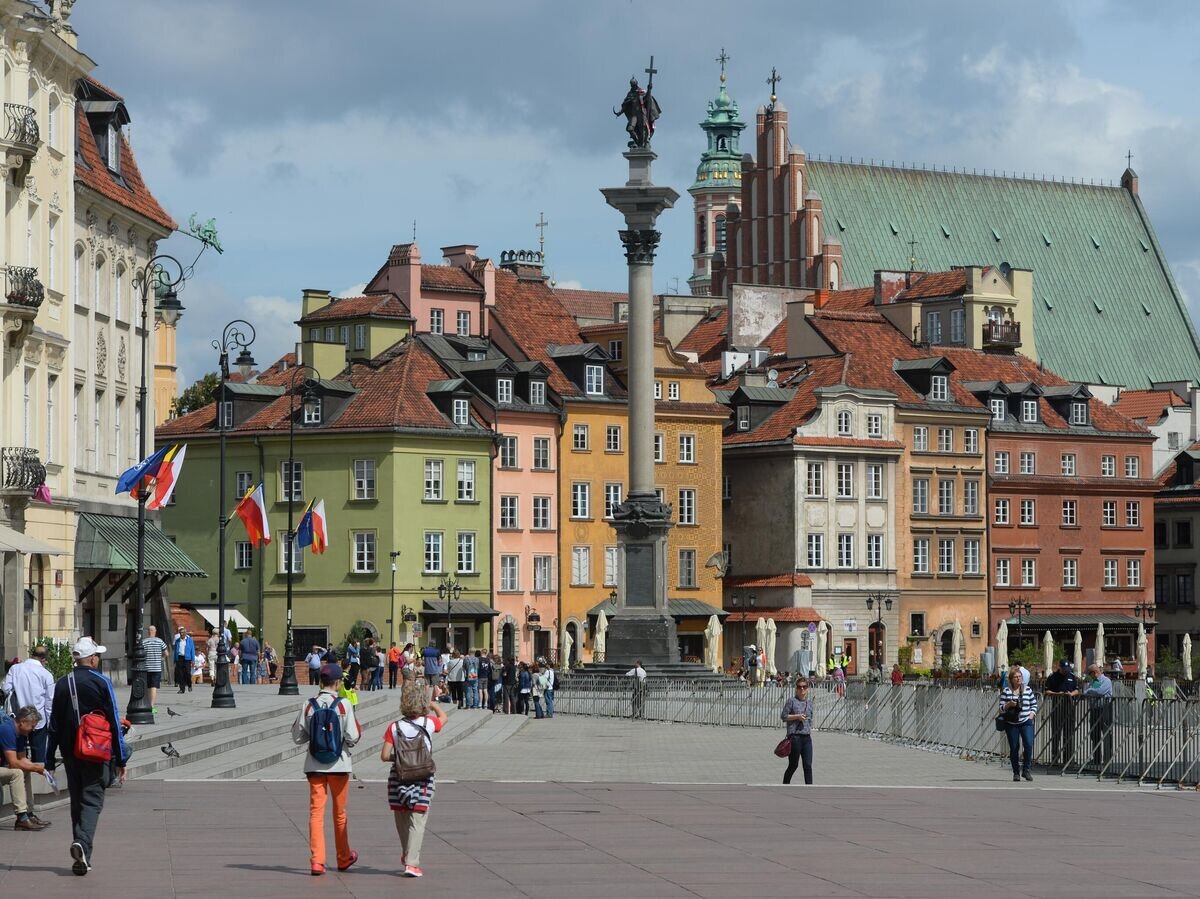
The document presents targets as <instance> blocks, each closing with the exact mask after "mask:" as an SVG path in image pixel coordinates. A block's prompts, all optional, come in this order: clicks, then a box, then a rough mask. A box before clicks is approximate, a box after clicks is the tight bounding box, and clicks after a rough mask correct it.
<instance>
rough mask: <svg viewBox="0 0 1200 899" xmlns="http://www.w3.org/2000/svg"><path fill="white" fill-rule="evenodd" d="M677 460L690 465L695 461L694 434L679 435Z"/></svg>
mask: <svg viewBox="0 0 1200 899" xmlns="http://www.w3.org/2000/svg"><path fill="white" fill-rule="evenodd" d="M679 461H680V463H682V464H684V465H691V464H693V463H694V462H695V461H696V435H695V434H680V435H679Z"/></svg>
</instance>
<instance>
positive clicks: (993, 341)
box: [983, 322, 1021, 349]
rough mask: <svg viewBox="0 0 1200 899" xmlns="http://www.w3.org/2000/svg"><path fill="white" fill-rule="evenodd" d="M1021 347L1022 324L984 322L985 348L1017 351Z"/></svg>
mask: <svg viewBox="0 0 1200 899" xmlns="http://www.w3.org/2000/svg"><path fill="white" fill-rule="evenodd" d="M1020 345H1021V323H1020V322H984V323H983V346H984V348H985V349H986V348H987V347H1004V348H1006V349H1016V348H1017V347H1019V346H1020Z"/></svg>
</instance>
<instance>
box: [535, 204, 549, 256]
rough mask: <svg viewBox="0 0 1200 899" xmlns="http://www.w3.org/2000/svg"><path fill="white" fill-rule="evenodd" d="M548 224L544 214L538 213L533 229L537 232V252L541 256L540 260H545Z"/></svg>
mask: <svg viewBox="0 0 1200 899" xmlns="http://www.w3.org/2000/svg"><path fill="white" fill-rule="evenodd" d="M549 224H550V223H549V222H548V221H546V213H544V212H539V213H538V220H537V221H536V222H535V223H534V225H533V227H535V228H537V230H538V252H539V253H541V254H542V259H545V258H546V226H547V225H549Z"/></svg>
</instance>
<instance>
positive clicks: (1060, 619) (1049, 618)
mask: <svg viewBox="0 0 1200 899" xmlns="http://www.w3.org/2000/svg"><path fill="white" fill-rule="evenodd" d="M1139 621H1140V619H1138V618H1134V617H1133V616H1132V615H1025V616H1023V617H1022V618H1021V621H1020V626H1021V627H1023V628H1025V630H1026V631H1035V630H1036V631H1043V630H1052V631H1053V630H1079V631H1087V630H1092V631H1094V630H1095V629H1096V625H1097V624H1100V623H1103V624H1104V629H1105V630H1106V631H1112V630H1128V631H1136V630H1137V626H1138V622H1139ZM1144 624H1145V625H1146V629H1147V630H1149V629H1150V628H1152V627H1153V626H1154V622H1153V621H1146V622H1144ZM1017 626H1018V624H1017V619H1016V617H1013V618H1009V619H1008V630H1009V633H1010V634H1011V633H1013V631H1014V630H1015V629H1016V628H1017Z"/></svg>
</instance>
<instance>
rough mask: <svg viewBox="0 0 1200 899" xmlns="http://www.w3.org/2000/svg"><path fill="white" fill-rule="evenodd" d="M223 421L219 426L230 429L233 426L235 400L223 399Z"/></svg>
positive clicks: (222, 428)
mask: <svg viewBox="0 0 1200 899" xmlns="http://www.w3.org/2000/svg"><path fill="white" fill-rule="evenodd" d="M220 407H221V423H220V424H219V425H217V427H218V428H219V429H220V430H222V431H228V430H229V429H230V428H232V427H233V400H221V404H220Z"/></svg>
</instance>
